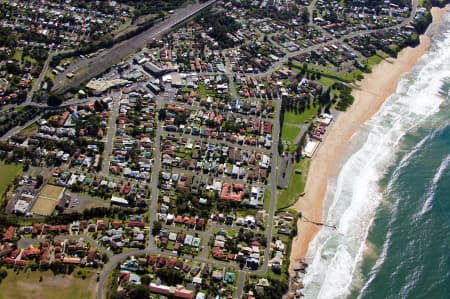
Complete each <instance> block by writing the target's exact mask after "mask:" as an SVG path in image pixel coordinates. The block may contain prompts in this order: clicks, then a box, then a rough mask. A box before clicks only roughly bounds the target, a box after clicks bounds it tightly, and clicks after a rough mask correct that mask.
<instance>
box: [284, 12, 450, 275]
mask: <svg viewBox="0 0 450 299" xmlns="http://www.w3.org/2000/svg"><path fill="white" fill-rule="evenodd" d="M449 9H450V6H447V7H445V8H443V9H438V8H433V9H432V15H433V23H432V24H431V25H430V27H429V29H428V30H427V32H426V34H425V35H422V36H421V37H420V44H419V45H418V46H417V47H415V48H410V47H408V48H405V49H403V50H402V51H401V52H400V53H399V55H398V57H397V58H396V59H393V58H388V59H386V60H384V61H382V62H381V63H380V64H378V65H376V66H375V67H374V68H373V70H372V73H370V74H367V75H366V76H365V78H364V79H363V80H362V81H360V82H356V83H355V84H354V88H353V92H352V94H353V96H354V97H355V102H354V104H353V105H352V106H351V107H350V108H349V109H348V110H347V111H346V112H342V113H340V114H339V116H338V117H337V119H336V120H335V122H334V123H333V124H332V126H331V128H330V129H329V132H328V134H327V137H326V139H325V140H324V142H323V143H322V144H321V145H320V147H319V149H318V150H317V152H316V154H315V156H314V157H313V159H312V163H311V166H310V170H309V176H308V179H307V182H306V187H305V194H304V196H302V197H300V198H299V199H298V201H297V202H296V204H295V205H294V206H293V208H294V209H295V210H297V211H301V212H302V214H303V215H304V216H306V218H308V219H309V220H311V221H317V222H321V221H322V214H323V213H322V204H323V200H324V198H325V194H326V192H327V185H328V181H329V180H331V179H333V178H335V176H336V174H337V171H338V167H339V164H340V163H341V162H342V159H343V156H344V154H345V152H346V150H347V149H348V146H349V142H350V141H351V139H352V136H353V135H354V134H355V133H356V132H357V131H358V129H360V128H361V126H362V125H363V124H364V123H365V122H366V121H367V120H368V119H369V118H370V117H371V116H372V115H374V114H375V113H376V112H377V111H378V109H379V108H380V107H381V105H382V104H383V102H384V101H385V100H386V99H387V98H388V97H389V95H391V94H392V93H393V92H394V91H395V89H396V86H397V83H398V81H399V80H400V79H401V77H402V75H403V74H404V73H407V72H409V71H410V70H411V68H412V66H413V65H414V64H415V63H416V61H417V60H418V59H419V58H420V57H421V56H422V55H423V54H424V53H425V52H426V51H427V50H428V48H429V46H430V38H429V35H430V34H432V33H433V28H435V27H436V26H437V25H438V24H439V22H440V20H441V19H442V17H443V15H444V14H445V13H446V12H447V11H448V10H449ZM319 229H320V227H318V226H316V225H313V224H312V223H310V222H305V221H303V220H302V219H299V221H298V235H297V237H295V238H294V239H293V241H292V242H293V243H292V251H291V257H290V265H291V269H290V270H291V273H292V266H293V265H294V264H295V262H296V261H298V260H301V259H304V258H305V256H306V254H307V251H308V246H309V243H310V242H311V240H312V239H313V238H314V236H315V235H316V233H317V232H318V231H319ZM306 262H308V261H306Z"/></svg>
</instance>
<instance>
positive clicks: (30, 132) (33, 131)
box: [17, 123, 39, 137]
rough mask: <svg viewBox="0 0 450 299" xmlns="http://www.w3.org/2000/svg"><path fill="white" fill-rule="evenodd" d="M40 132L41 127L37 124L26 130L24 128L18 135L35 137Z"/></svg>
mask: <svg viewBox="0 0 450 299" xmlns="http://www.w3.org/2000/svg"><path fill="white" fill-rule="evenodd" d="M38 130H39V125H38V124H37V123H32V124H31V125H29V126H28V127H26V128H23V129H22V131H20V132H19V133H18V134H17V135H19V136H21V137H31V136H34V135H35V134H36V133H37V132H38Z"/></svg>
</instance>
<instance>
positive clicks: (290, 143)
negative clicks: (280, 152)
mask: <svg viewBox="0 0 450 299" xmlns="http://www.w3.org/2000/svg"><path fill="white" fill-rule="evenodd" d="M281 132H282V133H281V140H282V142H283V144H284V143H286V145H287V147H288V149H287V150H288V151H289V152H292V151H295V149H296V148H297V146H296V145H295V143H294V142H295V138H296V137H297V135H298V134H299V133H300V128H297V127H294V126H288V125H283V128H282V130H281Z"/></svg>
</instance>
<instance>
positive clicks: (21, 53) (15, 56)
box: [12, 50, 23, 62]
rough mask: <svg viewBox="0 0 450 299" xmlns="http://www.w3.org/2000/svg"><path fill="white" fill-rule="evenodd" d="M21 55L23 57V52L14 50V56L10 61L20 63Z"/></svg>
mask: <svg viewBox="0 0 450 299" xmlns="http://www.w3.org/2000/svg"><path fill="white" fill-rule="evenodd" d="M22 55H23V50H16V51H15V52H14V55H13V57H12V59H14V60H17V61H19V62H21V61H22Z"/></svg>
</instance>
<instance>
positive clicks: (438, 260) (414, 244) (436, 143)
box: [304, 14, 450, 299]
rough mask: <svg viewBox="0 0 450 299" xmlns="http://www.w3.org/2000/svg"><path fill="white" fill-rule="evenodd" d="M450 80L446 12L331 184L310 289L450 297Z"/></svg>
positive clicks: (328, 294) (321, 294)
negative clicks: (422, 52)
mask: <svg viewBox="0 0 450 299" xmlns="http://www.w3.org/2000/svg"><path fill="white" fill-rule="evenodd" d="M449 89H450V14H447V15H446V16H445V17H444V20H443V22H442V25H441V27H440V29H439V32H437V33H436V34H435V35H434V36H433V37H432V45H431V47H430V49H429V51H428V52H427V54H425V55H424V56H423V57H421V58H420V59H419V61H418V62H417V63H416V65H415V66H414V67H413V69H412V71H411V72H410V73H408V74H406V75H404V76H403V78H402V79H401V80H400V82H399V84H398V86H397V90H396V92H395V93H394V94H392V95H391V96H390V97H389V98H388V99H387V100H386V101H385V103H384V104H383V105H382V107H381V108H380V110H379V111H378V112H377V113H376V114H375V115H374V116H373V117H372V118H371V119H370V120H369V121H368V122H367V123H366V124H365V125H364V126H363V128H362V129H361V130H360V131H359V132H358V133H357V134H356V135H355V136H354V138H353V139H352V142H351V145H350V149H349V151H348V152H347V155H346V157H345V158H344V161H343V163H342V165H341V167H340V170H339V173H338V176H337V177H336V179H335V180H334V181H330V182H329V184H328V192H327V195H326V198H325V202H324V215H323V219H324V221H325V222H326V223H327V224H330V225H336V226H337V229H336V230H333V229H330V228H325V227H323V228H322V229H321V230H320V231H319V233H318V234H317V235H316V237H315V238H314V239H313V241H312V242H311V244H310V247H309V250H308V254H307V261H308V262H309V267H308V270H307V273H306V275H305V277H304V284H305V289H304V293H305V297H306V298H321V299H325V298H364V299H366V298H368V299H372V298H433V299H439V298H450V263H449V258H450V102H449V100H448V98H447V92H448V90H449ZM311 175H314V174H311Z"/></svg>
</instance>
